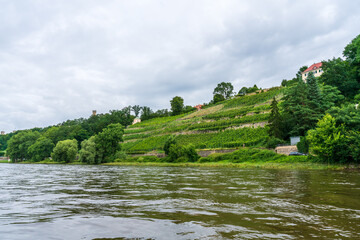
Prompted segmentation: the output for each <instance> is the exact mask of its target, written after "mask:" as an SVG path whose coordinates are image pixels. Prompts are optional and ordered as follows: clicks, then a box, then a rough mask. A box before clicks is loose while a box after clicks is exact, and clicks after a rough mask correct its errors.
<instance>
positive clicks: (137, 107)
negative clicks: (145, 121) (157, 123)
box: [131, 105, 141, 117]
mask: <svg viewBox="0 0 360 240" xmlns="http://www.w3.org/2000/svg"><path fill="white" fill-rule="evenodd" d="M131 109H132V110H133V111H134V113H135V117H138V116H139V114H140V111H141V107H140V106H139V105H134V106H132V108H131Z"/></svg>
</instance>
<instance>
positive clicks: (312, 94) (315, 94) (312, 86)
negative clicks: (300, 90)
mask: <svg viewBox="0 0 360 240" xmlns="http://www.w3.org/2000/svg"><path fill="white" fill-rule="evenodd" d="M306 84H307V90H308V99H309V105H310V107H311V108H312V109H314V110H315V111H321V103H322V100H321V94H320V88H319V85H318V83H317V80H316V78H315V76H314V74H313V73H312V72H309V75H308V77H307V78H306Z"/></svg>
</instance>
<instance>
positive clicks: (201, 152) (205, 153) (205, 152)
mask: <svg viewBox="0 0 360 240" xmlns="http://www.w3.org/2000/svg"><path fill="white" fill-rule="evenodd" d="M236 150H238V149H235V148H234V149H212V150H199V151H197V153H198V154H199V155H200V157H207V156H209V155H210V154H212V153H231V152H234V151H236ZM131 156H132V157H143V156H156V157H158V158H163V157H165V153H156V152H150V153H145V154H131Z"/></svg>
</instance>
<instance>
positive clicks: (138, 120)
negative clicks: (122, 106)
mask: <svg viewBox="0 0 360 240" xmlns="http://www.w3.org/2000/svg"><path fill="white" fill-rule="evenodd" d="M140 122H141V119H140V118H138V117H136V118H134V120H133V122H132V125H134V124H136V123H140Z"/></svg>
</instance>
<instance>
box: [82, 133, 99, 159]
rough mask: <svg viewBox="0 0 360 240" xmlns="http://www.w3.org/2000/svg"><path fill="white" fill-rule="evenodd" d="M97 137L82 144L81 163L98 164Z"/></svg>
mask: <svg viewBox="0 0 360 240" xmlns="http://www.w3.org/2000/svg"><path fill="white" fill-rule="evenodd" d="M95 145H96V144H95V136H92V137H90V138H89V139H88V140H84V141H83V142H82V143H81V150H80V152H79V153H80V161H81V162H83V163H88V164H95V163H98V162H97V161H96V158H95V156H96V146H95Z"/></svg>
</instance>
